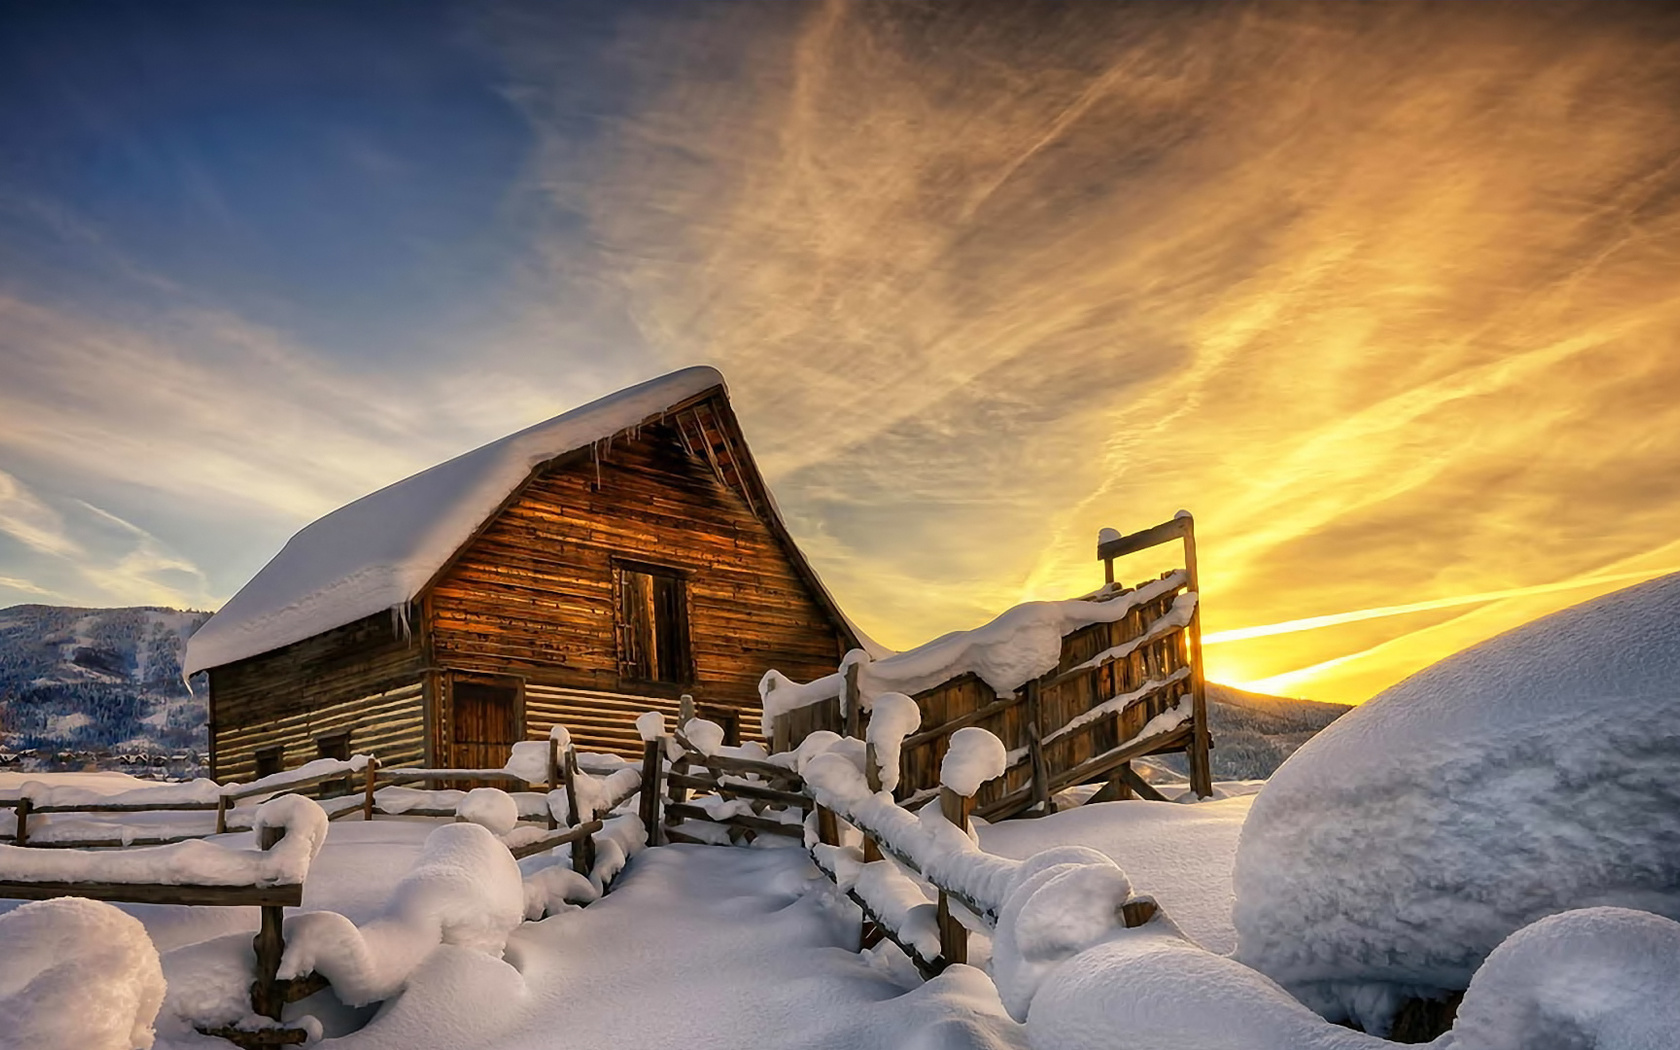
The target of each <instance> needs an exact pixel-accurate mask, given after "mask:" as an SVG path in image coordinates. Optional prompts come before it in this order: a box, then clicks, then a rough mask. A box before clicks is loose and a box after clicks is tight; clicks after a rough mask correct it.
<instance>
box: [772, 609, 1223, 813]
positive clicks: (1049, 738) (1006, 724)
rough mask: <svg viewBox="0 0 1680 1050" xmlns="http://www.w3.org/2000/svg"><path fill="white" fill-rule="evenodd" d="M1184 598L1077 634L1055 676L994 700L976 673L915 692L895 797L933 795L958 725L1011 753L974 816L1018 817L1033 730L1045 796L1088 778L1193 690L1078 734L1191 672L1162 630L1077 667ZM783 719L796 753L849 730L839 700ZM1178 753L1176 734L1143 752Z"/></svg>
mask: <svg viewBox="0 0 1680 1050" xmlns="http://www.w3.org/2000/svg"><path fill="white" fill-rule="evenodd" d="M1181 593H1183V588H1182V587H1180V588H1178V589H1177V590H1173V591H1169V592H1167V593H1165V594H1163V595H1161V596H1160V597H1158V598H1156V599H1154V600H1152V601H1149V602H1145V603H1143V604H1141V605H1139V606H1138V607H1137V608H1135V609H1133V610H1131V611H1130V612H1129V613H1127V614H1126V616H1125V617H1123V618H1122V619H1119V620H1116V621H1115V622H1113V623H1100V624H1092V625H1091V626H1089V627H1082V628H1080V629H1079V630H1077V631H1074V632H1073V633H1071V634H1069V635H1068V636H1066V637H1065V638H1063V639H1062V652H1061V657H1060V659H1058V660H1057V663H1056V666H1055V668H1054V669H1052V670H1050V671H1048V672H1046V673H1045V674H1044V675H1043V676H1041V677H1040V678H1039V679H1038V680H1037V681H1036V682H1032V683H1028V685H1027V686H1025V687H1023V688H1021V689H1019V690H1017V691H1016V692H1014V693H1012V694H1009V695H1006V696H999V695H998V693H997V691H996V690H994V689H993V688H992V687H991V686H989V685H987V684H986V683H985V682H984V681H983V680H981V679H980V678H979V677H978V676H976V675H973V674H964V675H961V676H960V677H957V678H953V679H951V680H950V681H947V682H942V683H940V684H939V685H937V686H934V687H932V688H929V689H924V690H922V691H921V692H919V693H916V694H915V695H914V696H913V697H912V698H911V699H913V700H915V701H916V705H917V706H918V707H919V708H921V712H922V721H921V725H920V727H919V728H918V729H917V731H916V732H915V733H914V734H912V735H911V736H910V737H908V738H906V740H905V742H904V748H903V750H902V752H901V756H900V762H901V766H900V778H899V784H898V788H897V790H896V791H895V792H894V794H895V796H896V797H897V798H899V799H901V800H908V799H911V798H913V797H917V796H920V797H927V796H929V795H931V794H933V793H935V792H936V791H937V789H938V787H939V764H940V762H942V761H943V760H944V758H945V750H946V748H947V747H948V746H949V743H950V737H951V734H952V733H953V732H955V731H956V730H958V729H960V728H962V727H964V726H978V727H980V728H981V729H984V730H986V731H988V732H990V733H992V734H993V735H995V736H996V737H997V738H998V739H999V740H1001V741H1002V742H1003V745H1004V747H1005V748H1006V749H1007V750H1008V751H1009V753H1010V759H1011V763H1010V766H1009V768H1008V771H1007V772H1006V773H1005V774H1004V776H1002V777H1000V778H998V779H996V780H993V781H990V782H988V783H987V784H986V785H985V786H984V787H982V788H981V789H980V792H979V793H978V794H977V795H975V799H974V801H975V806H976V809H977V811H978V812H979V813H980V814H981V815H983V816H996V815H998V814H999V813H1000V812H1001V813H1005V814H1007V813H1012V812H1018V811H1020V810H1021V809H1024V808H1026V806H1027V805H1030V804H1031V802H1032V798H1031V792H1032V790H1033V776H1034V773H1033V764H1032V761H1031V743H1032V739H1033V733H1032V730H1033V729H1034V728H1036V730H1037V735H1038V739H1039V740H1040V741H1041V742H1042V753H1043V758H1044V767H1045V772H1046V774H1047V775H1048V780H1049V785H1048V786H1047V790H1048V791H1050V792H1054V791H1058V790H1061V789H1062V788H1064V787H1067V786H1070V785H1071V784H1073V783H1077V782H1079V781H1080V780H1082V779H1087V778H1085V777H1082V776H1079V775H1078V774H1079V772H1080V770H1081V766H1082V765H1083V764H1085V763H1088V762H1091V761H1092V760H1093V759H1099V758H1101V757H1102V756H1103V755H1105V754H1107V753H1108V752H1110V751H1112V750H1114V749H1115V748H1117V747H1118V746H1119V745H1120V744H1122V743H1124V742H1126V741H1128V740H1131V739H1132V738H1133V737H1135V736H1136V735H1137V734H1138V733H1139V732H1140V731H1141V730H1142V729H1143V727H1144V726H1145V725H1146V724H1147V723H1148V722H1149V720H1150V719H1151V718H1154V717H1155V716H1156V715H1158V714H1161V713H1162V712H1164V711H1166V710H1168V709H1169V708H1171V707H1173V706H1174V705H1175V704H1176V703H1177V700H1178V697H1179V696H1180V695H1182V694H1184V693H1187V692H1189V690H1190V683H1189V681H1188V679H1185V680H1183V681H1180V682H1177V683H1172V684H1169V685H1167V686H1165V687H1163V688H1160V689H1156V690H1154V691H1151V692H1149V693H1146V694H1144V695H1141V696H1139V697H1138V698H1137V699H1136V700H1135V701H1134V702H1132V703H1130V704H1129V705H1127V706H1126V707H1124V708H1122V709H1121V710H1119V711H1118V712H1115V713H1111V714H1104V715H1101V716H1098V717H1095V718H1092V719H1090V720H1089V721H1087V722H1085V723H1083V724H1081V725H1079V726H1077V727H1076V728H1072V729H1065V728H1064V727H1067V726H1068V725H1070V723H1073V722H1074V721H1075V720H1076V719H1078V718H1079V717H1080V716H1081V715H1085V714H1087V713H1088V712H1090V711H1091V710H1092V709H1093V708H1095V707H1097V706H1099V705H1101V704H1102V703H1104V702H1105V701H1108V700H1109V699H1111V698H1113V697H1117V696H1121V695H1124V694H1127V693H1131V692H1134V691H1136V690H1138V689H1140V688H1142V687H1143V686H1145V685H1146V684H1148V683H1149V682H1151V681H1155V680H1161V679H1165V678H1167V677H1168V676H1170V675H1172V674H1173V673H1174V672H1175V671H1178V670H1180V669H1183V668H1188V667H1189V666H1190V659H1189V654H1188V645H1187V638H1186V634H1185V630H1184V628H1182V627H1175V628H1171V629H1166V630H1163V631H1160V632H1159V633H1158V636H1157V637H1154V638H1151V639H1150V640H1148V641H1146V642H1142V643H1140V644H1139V645H1138V646H1137V647H1136V648H1135V649H1134V650H1133V651H1132V652H1131V653H1129V654H1127V655H1125V656H1122V657H1118V658H1110V659H1105V660H1102V661H1099V662H1097V663H1095V664H1093V665H1092V666H1090V667H1083V666H1082V665H1084V664H1087V663H1089V662H1091V661H1092V660H1093V658H1095V657H1097V656H1099V655H1101V654H1104V653H1107V652H1108V651H1109V650H1111V649H1115V648H1117V647H1122V646H1125V645H1126V644H1127V643H1129V642H1132V641H1133V640H1135V639H1140V638H1142V637H1143V636H1144V635H1145V634H1146V633H1147V632H1148V631H1149V630H1150V628H1151V626H1152V625H1154V624H1155V623H1157V622H1158V621H1160V620H1161V618H1162V617H1164V616H1166V615H1167V614H1168V612H1169V611H1170V610H1171V609H1172V606H1173V602H1174V600H1175V598H1176V597H1177V596H1178V595H1179V594H1181ZM1035 693H1036V695H1033V694H1035ZM781 717H782V719H783V720H785V722H784V732H786V734H787V737H788V739H787V741H786V745H787V746H788V747H794V746H797V745H798V743H799V742H800V741H801V740H803V739H804V738H805V737H806V736H809V735H810V734H811V733H813V732H815V731H817V730H819V729H827V730H831V731H833V732H836V733H844V732H845V727H844V724H843V721H844V720H843V718H842V717H841V713H840V704H839V702H838V701H837V700H827V701H823V702H821V703H816V704H812V705H810V706H808V707H804V708H799V709H797V710H795V711H791V712H788V713H787V714H785V715H783V716H781ZM1184 749H1185V741H1184V734H1182V733H1180V734H1177V735H1175V736H1172V737H1169V738H1163V739H1162V740H1161V741H1160V742H1159V745H1158V746H1155V747H1152V748H1150V749H1149V750H1148V751H1147V752H1146V753H1149V754H1160V753H1164V752H1171V751H1182V750H1184ZM1138 757H1141V755H1140V756H1138ZM1098 764H1099V765H1100V764H1102V763H1098ZM1098 772H1099V773H1100V775H1101V776H1103V777H1106V776H1108V775H1110V771H1109V770H1106V769H1105V770H1100V771H1098ZM1094 775H1095V774H1094Z"/></svg>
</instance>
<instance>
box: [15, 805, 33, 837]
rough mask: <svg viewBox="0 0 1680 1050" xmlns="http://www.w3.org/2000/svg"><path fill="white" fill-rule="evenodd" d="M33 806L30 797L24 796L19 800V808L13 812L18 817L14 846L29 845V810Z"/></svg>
mask: <svg viewBox="0 0 1680 1050" xmlns="http://www.w3.org/2000/svg"><path fill="white" fill-rule="evenodd" d="M32 805H33V803H31V802H30V801H29V796H27V795H23V796H20V797H19V798H18V802H17V808H16V809H14V810H13V811H12V812H13V813H14V814H16V816H17V831H16V832H14V833H13V835H12V843H13V845H17V846H27V845H29V810H30V807H31V806H32Z"/></svg>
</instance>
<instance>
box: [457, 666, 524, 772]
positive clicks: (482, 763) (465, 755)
mask: <svg viewBox="0 0 1680 1050" xmlns="http://www.w3.org/2000/svg"><path fill="white" fill-rule="evenodd" d="M450 694H451V701H452V706H453V712H452V714H453V716H454V717H453V718H451V719H450V721H451V722H452V723H453V726H454V729H453V732H452V733H451V741H450V744H451V747H450V755H449V765H450V768H452V769H500V768H502V767H503V766H505V765H507V760H508V756H510V755H511V754H513V745H514V743H515V742H516V741H518V740H522V739H524V737H525V734H524V733H523V732H521V731H520V730H521V726H520V724H519V721H520V719H519V714H520V712H519V682H518V680H517V679H511V680H510V679H502V680H484V679H473V678H457V679H455V680H454V681H453V682H452V683H451V684H450Z"/></svg>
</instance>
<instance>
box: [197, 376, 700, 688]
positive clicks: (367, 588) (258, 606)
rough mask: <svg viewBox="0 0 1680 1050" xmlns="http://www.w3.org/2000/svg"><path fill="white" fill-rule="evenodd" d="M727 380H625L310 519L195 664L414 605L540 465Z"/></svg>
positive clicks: (245, 591) (206, 639)
mask: <svg viewBox="0 0 1680 1050" xmlns="http://www.w3.org/2000/svg"><path fill="white" fill-rule="evenodd" d="M721 386H723V376H722V375H720V374H719V373H718V372H717V370H716V369H713V368H707V367H704V366H701V367H695V368H685V369H682V370H681V371H678V372H672V373H671V374H670V375H666V376H661V377H659V378H658V379H652V380H649V381H648V382H646V383H642V384H640V385H639V386H633V387H629V388H627V389H625V390H620V391H619V392H617V393H615V394H611V395H608V396H607V397H604V398H601V399H599V400H597V401H592V402H590V403H589V404H587V405H584V406H582V407H580V408H575V409H573V410H572V411H570V412H567V413H565V414H564V415H560V416H556V417H554V418H553V419H550V420H548V421H547V422H543V423H538V424H537V425H536V426H533V427H529V428H527V429H525V430H521V431H520V432H518V433H517V434H512V435H509V436H508V437H505V438H502V439H501V440H499V441H493V442H491V443H490V444H488V445H485V446H483V447H481V448H477V449H474V450H473V451H471V452H468V453H466V454H465V455H461V456H456V457H455V458H454V459H452V460H449V461H448V462H446V463H440V464H438V465H437V466H435V467H432V468H430V469H429V470H424V471H421V472H420V473H419V474H416V475H414V476H413V477H410V478H405V479H404V480H402V481H399V482H397V483H396V484H394V485H389V486H386V487H385V488H382V489H380V490H379V491H377V492H375V493H372V494H371V495H367V496H363V497H362V498H361V499H359V500H356V501H355V502H354V503H350V504H347V505H346V506H343V507H340V508H339V509H338V510H335V511H333V512H332V513H331V514H328V515H327V516H326V517H324V518H321V519H320V520H319V521H316V522H314V523H313V524H311V525H308V526H306V527H305V528H304V529H303V530H302V531H301V532H299V533H298V534H297V535H295V536H293V537H292V538H291V539H290V540H289V541H287V543H286V546H285V547H284V548H282V549H281V551H280V553H279V554H276V555H275V556H274V558H273V560H272V561H270V562H269V563H268V564H267V565H265V566H264V567H263V568H262V570H261V571H260V572H258V573H257V575H256V576H254V577H253V578H252V579H251V581H250V582H249V583H247V584H246V585H245V586H244V587H242V588H241V589H240V591H239V593H238V594H235V595H234V596H233V597H232V598H231V599H229V600H228V603H227V604H226V605H224V606H222V608H221V611H219V612H217V613H216V615H214V616H212V617H210V619H209V620H208V621H206V623H205V624H204V626H203V627H201V628H200V629H199V630H198V633H196V634H194V635H193V636H192V638H191V639H190V640H189V641H188V642H187V653H186V658H185V659H183V660H182V661H181V669H182V672H183V673H184V674H188V675H191V674H193V673H195V672H197V671H202V670H204V669H205V668H209V667H220V666H222V665H224V664H229V663H233V662H234V661H236V660H243V659H245V658H246V657H250V656H255V655H257V654H259V653H266V652H269V651H270V650H273V649H278V648H280V647H281V646H283V645H290V644H291V643H293V642H298V641H302V640H303V639H305V638H309V637H311V636H313V635H316V634H319V633H320V632H322V631H325V630H330V629H331V628H334V627H339V626H342V625H344V624H347V623H350V622H352V621H354V620H359V619H361V618H362V617H364V616H371V615H373V614H374V613H379V612H384V611H385V610H387V609H395V608H397V607H399V606H402V605H404V604H406V603H407V602H408V601H410V600H411V599H412V598H414V597H415V596H416V595H417V594H419V593H420V589H421V588H422V587H424V586H425V585H426V583H427V582H428V581H429V580H430V579H431V578H432V577H433V576H434V575H435V574H436V573H437V571H438V570H439V569H440V568H442V567H443V564H444V562H445V561H447V560H448V559H449V556H450V555H452V554H454V553H455V551H456V550H458V549H459V548H460V546H461V544H462V543H464V542H466V539H467V537H468V536H470V535H471V534H472V532H473V530H474V529H476V528H477V527H478V526H479V525H480V524H481V523H482V522H483V521H484V520H485V519H486V518H488V517H489V516H490V515H491V514H493V513H494V512H495V511H496V509H497V508H498V507H499V506H501V503H502V501H503V500H504V499H506V498H507V495H508V493H510V492H512V491H513V490H514V489H515V488H516V487H517V486H518V485H519V483H520V482H522V481H524V480H525V478H526V476H527V475H529V474H530V472H531V471H532V470H533V469H535V468H536V467H538V466H540V465H542V464H543V463H545V462H547V461H548V460H551V459H553V458H555V457H556V456H561V455H564V454H565V453H567V452H571V451H573V450H575V449H580V448H583V447H585V446H587V445H591V444H593V443H595V442H597V441H601V440H604V439H606V438H608V437H611V436H612V435H613V434H616V433H618V432H619V431H621V430H625V429H627V428H629V427H633V426H635V425H637V424H638V423H641V422H643V421H645V420H648V419H653V418H657V417H658V416H660V415H662V414H663V413H664V412H665V411H666V410H668V409H671V408H674V407H676V406H677V405H678V404H680V403H682V402H684V401H687V400H688V399H690V398H692V397H696V396H698V395H700V394H702V393H704V392H706V391H707V390H710V389H712V388H714V387H721Z"/></svg>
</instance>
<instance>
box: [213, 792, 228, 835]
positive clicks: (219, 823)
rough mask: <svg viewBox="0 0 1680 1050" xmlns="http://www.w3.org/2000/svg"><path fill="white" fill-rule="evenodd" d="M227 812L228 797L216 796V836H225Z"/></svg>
mask: <svg viewBox="0 0 1680 1050" xmlns="http://www.w3.org/2000/svg"><path fill="white" fill-rule="evenodd" d="M227 811H228V797H227V796H226V795H218V796H216V834H218V835H226V834H227Z"/></svg>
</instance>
